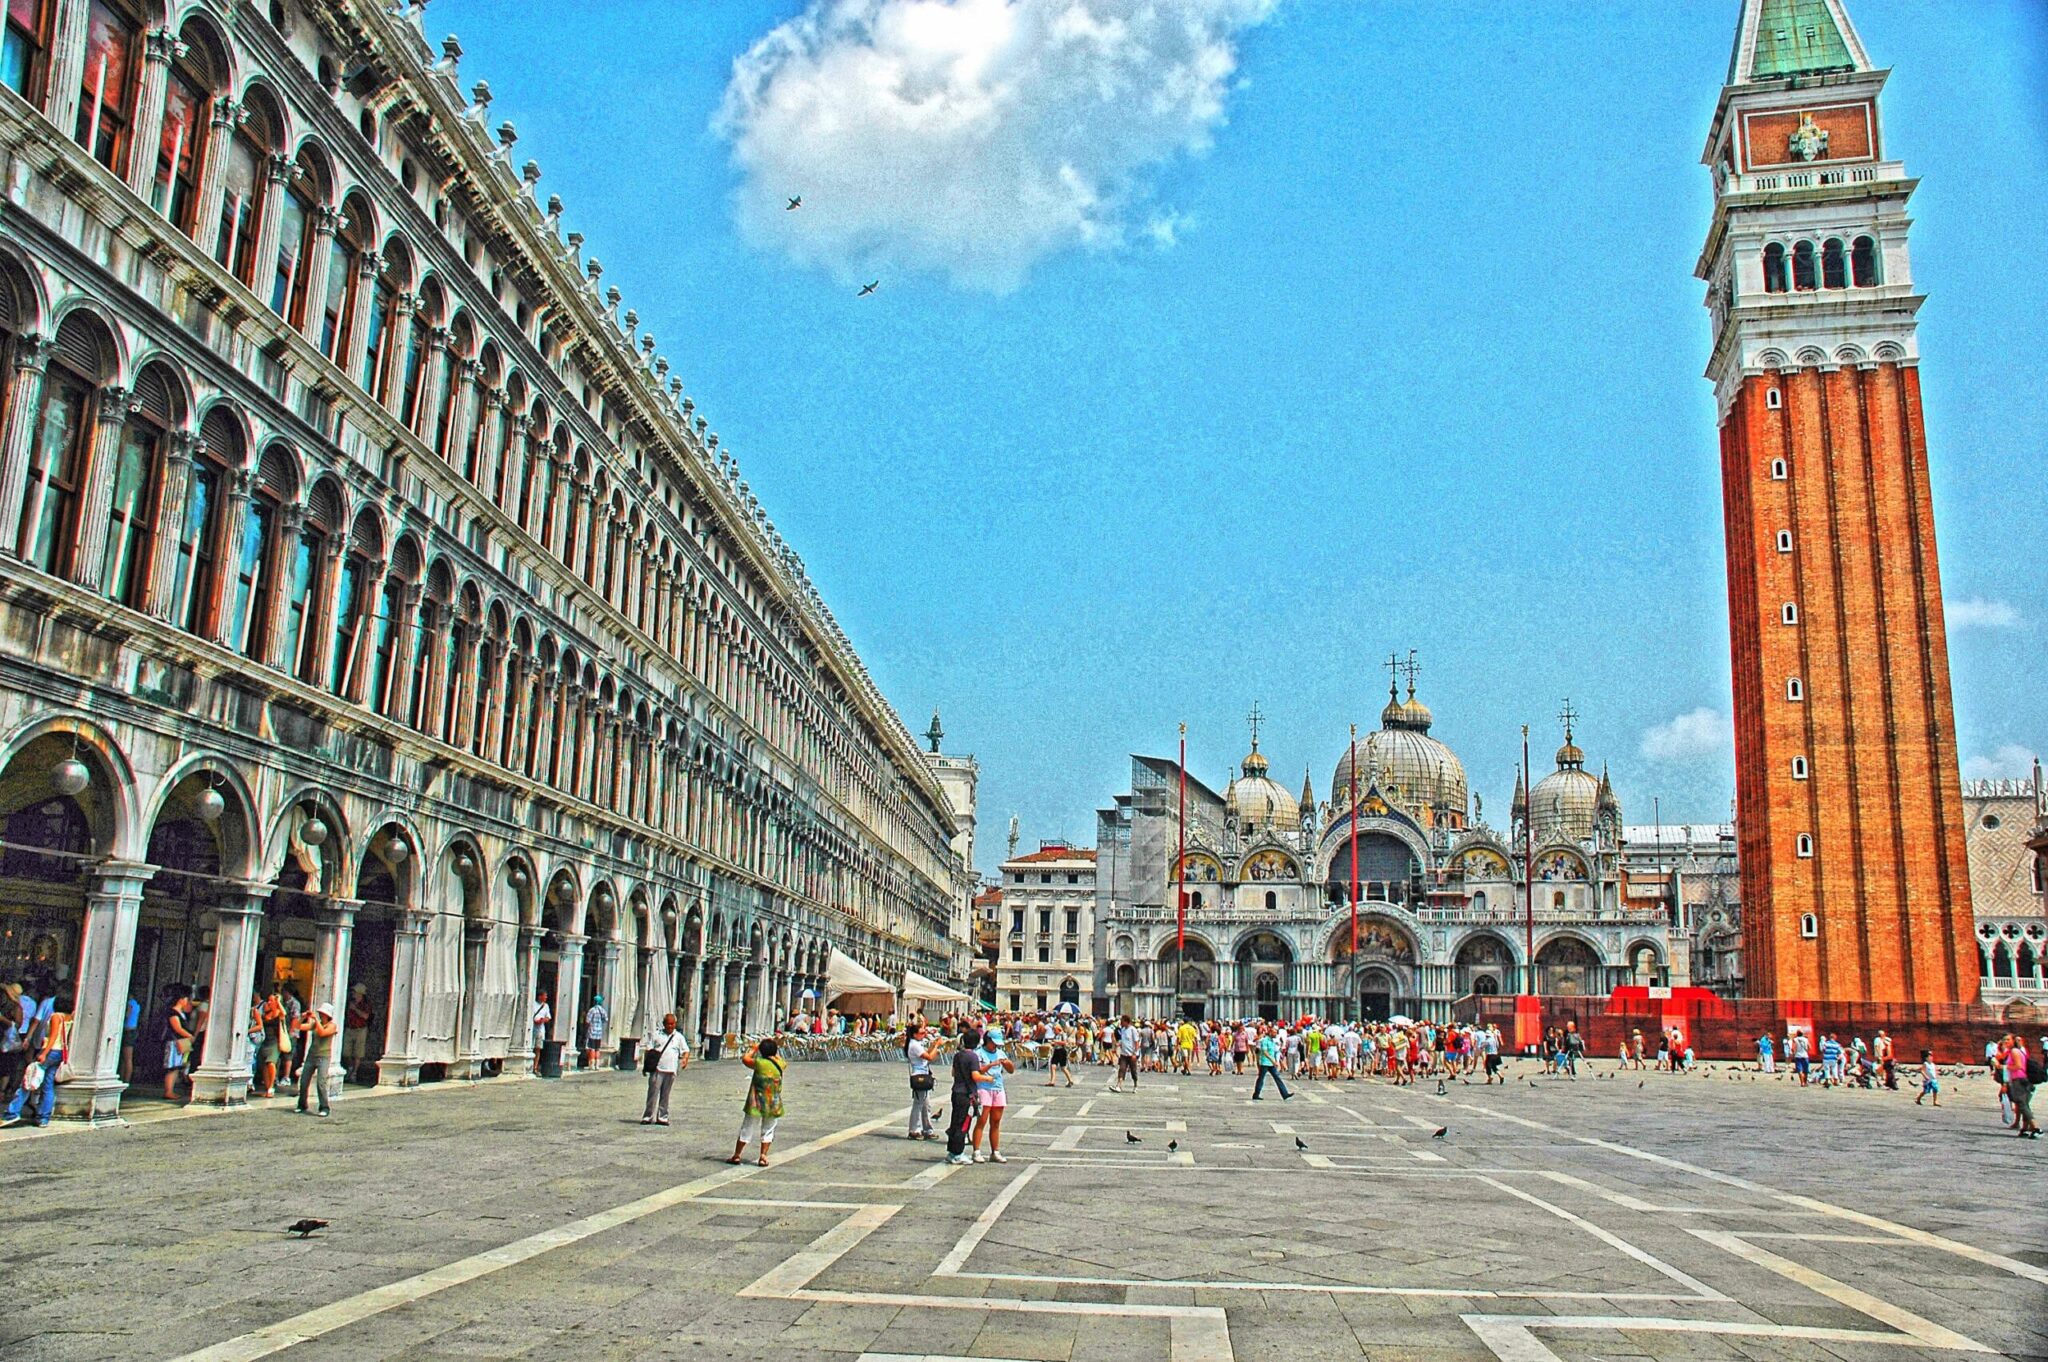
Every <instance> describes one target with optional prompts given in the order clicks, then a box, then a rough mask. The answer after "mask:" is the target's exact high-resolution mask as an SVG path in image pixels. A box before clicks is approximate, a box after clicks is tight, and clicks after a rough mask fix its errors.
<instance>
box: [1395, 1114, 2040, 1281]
mask: <svg viewBox="0 0 2048 1362" xmlns="http://www.w3.org/2000/svg"><path fill="white" fill-rule="evenodd" d="M1417 1096H1425V1095H1424V1094H1420V1093H1418V1094H1417ZM1425 1100H1428V1101H1434V1102H1443V1103H1445V1104H1446V1105H1449V1106H1458V1107H1463V1108H1465V1109H1466V1110H1469V1111H1474V1112H1478V1113H1480V1114H1482V1115H1486V1116H1492V1117H1495V1118H1496V1119H1499V1120H1502V1121H1512V1122H1514V1123H1515V1124H1516V1125H1521V1126H1527V1127H1529V1128H1530V1129H1531V1130H1540V1131H1543V1132H1544V1133H1546V1134H1550V1135H1559V1136H1562V1137H1564V1138H1565V1139H1568V1140H1573V1141H1576V1142H1577V1143H1579V1144H1583V1145H1590V1146H1592V1147H1593V1148H1596V1149H1605V1150H1608V1151H1610V1152H1612V1153H1616V1154H1620V1155H1623V1156H1624V1157H1627V1158H1632V1159H1640V1160H1642V1161H1643V1162H1645V1163H1654V1164H1657V1165H1658V1166H1660V1167H1664V1168H1672V1169H1676V1170H1677V1171H1679V1172H1681V1173H1690V1174H1691V1175H1692V1176H1694V1177H1698V1178H1705V1179H1706V1180H1707V1181H1709V1182H1718V1183H1720V1184H1722V1185H1723V1186H1727V1187H1736V1188H1740V1189H1741V1190H1743V1191H1745V1192H1753V1193H1755V1194H1757V1195H1759V1196H1764V1197H1769V1198H1771V1199H1772V1200H1775V1201H1779V1202H1783V1203H1784V1204H1786V1205H1788V1206H1798V1207H1801V1208H1803V1209H1805V1210H1808V1211H1812V1212H1814V1213H1816V1214H1820V1215H1829V1216H1837V1217H1840V1218H1841V1219H1844V1220H1852V1221H1854V1222H1856V1223H1857V1224H1859V1225H1866V1226H1868V1227H1870V1228H1871V1229H1874V1230H1882V1231H1884V1232H1885V1233H1887V1234H1895V1235H1897V1236H1898V1237H1899V1238H1901V1239H1910V1240H1912V1241H1913V1242H1914V1243H1916V1244H1919V1245H1921V1246H1922V1247H1924V1248H1933V1249H1940V1250H1941V1251H1942V1252H1944V1253H1952V1254H1954V1255H1955V1256H1956V1257H1958V1258H1968V1259H1969V1260H1970V1261H1972V1262H1976V1263H1982V1264H1983V1265H1984V1266H1986V1267H1995V1268H1997V1269H1999V1270H2000V1271H2001V1272H2009V1273H2011V1274H2012V1275H2014V1276H2016V1277H2024V1278H2026V1279H2027V1280H2029V1281H2034V1282H2041V1283H2043V1284H2044V1285H2048V1268H2044V1267H2037V1266H2036V1265H2034V1264H2033V1263H2028V1262H2023V1261H2021V1260H2020V1259H2018V1258H2009V1257H2007V1256H2006V1255H2005V1254H2002V1253H1994V1252H1992V1251H1991V1250H1990V1249H1982V1248H1978V1247H1977V1246H1976V1245H1975V1244H1966V1243H1963V1242H1962V1241H1960V1240H1956V1239H1950V1238H1948V1237H1947V1236H1945V1235H1939V1234H1933V1233H1930V1232H1929V1231H1927V1230H1922V1229H1915V1228H1914V1227H1913V1226H1911V1225H1901V1224H1899V1223H1898V1222H1896V1221H1892V1220H1886V1219H1885V1218H1884V1217H1882V1216H1876V1215H1871V1214H1869V1213H1867V1212H1864V1211H1855V1210H1850V1209H1849V1208H1848V1207H1846V1206H1837V1205H1835V1204H1833V1203H1832V1202H1827V1201H1822V1200H1820V1199H1819V1198H1817V1197H1810V1196H1802V1195H1800V1194H1799V1193H1797V1192H1781V1191H1779V1190H1777V1189H1776V1188H1775V1187H1767V1186H1765V1185H1764V1184H1763V1183H1760V1182H1752V1181H1750V1180H1749V1179H1748V1178H1741V1177H1736V1176H1735V1175H1734V1174H1732V1173H1723V1172H1720V1171H1718V1170H1716V1169H1712V1168H1702V1167H1700V1166H1699V1165H1698V1164H1695V1163H1687V1162H1686V1161H1685V1160H1683V1159H1674V1158H1670V1157H1668V1156H1666V1155H1663V1154H1653V1153H1651V1152H1650V1151H1649V1150H1647V1149H1637V1148H1636V1147H1635V1146H1633V1145H1626V1144H1621V1143H1619V1142H1618V1141H1614V1140H1602V1139H1596V1138H1594V1137H1593V1136H1590V1135H1579V1134H1575V1133H1573V1132H1572V1131H1569V1130H1564V1129H1561V1128H1559V1127H1557V1126H1552V1125H1545V1124H1544V1123H1543V1122H1541V1121H1532V1120H1530V1119H1529V1118H1528V1117H1525V1116H1511V1115H1509V1114H1508V1113H1506V1112H1503V1111H1494V1110H1493V1109H1492V1108H1490V1107H1482V1106H1478V1105H1476V1104H1474V1103H1471V1102H1453V1101H1451V1099H1449V1098H1443V1097H1425Z"/></svg>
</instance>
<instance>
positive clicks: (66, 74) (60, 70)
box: [43, 0, 89, 1068]
mask: <svg viewBox="0 0 2048 1362" xmlns="http://www.w3.org/2000/svg"><path fill="white" fill-rule="evenodd" d="M55 8H56V11H57V20H56V22H55V23H54V24H53V25H51V29H50V53H49V63H48V71H49V83H48V85H47V86H46V87H45V88H44V90H43V112H44V113H46V114H48V115H49V116H50V121H51V122H52V123H55V124H56V125H57V131H58V133H59V134H61V135H62V136H65V137H71V136H72V135H73V134H74V133H75V132H76V131H77V130H78V101H79V98H80V97H81V95H82V94H83V88H82V87H83V86H84V84H85V48H86V18H87V15H88V13H89V7H88V6H87V4H86V3H85V0H59V3H58V4H57V5H56V6H55ZM72 1067H73V1068H76V1067H78V1066H77V1065H76V1064H73V1065H72Z"/></svg>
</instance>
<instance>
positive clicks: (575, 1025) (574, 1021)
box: [554, 933, 590, 1067]
mask: <svg viewBox="0 0 2048 1362" xmlns="http://www.w3.org/2000/svg"><path fill="white" fill-rule="evenodd" d="M589 939H590V938H588V937H583V936H575V935H572V934H569V933H563V934H561V935H559V936H557V937H556V938H555V956H556V961H555V1032H554V1038H555V1039H556V1040H558V1041H561V1042H562V1052H563V1054H564V1055H565V1056H566V1055H569V1054H572V1053H574V1051H575V1049H576V1040H577V1033H578V1032H579V1031H580V1030H582V1027H583V1018H582V1016H581V1015H580V1014H581V1013H582V1011H583V943H584V942H585V941H587V940H589ZM564 1062H565V1063H566V1062H567V1061H566V1060H565V1061H564ZM572 1067H573V1066H572Z"/></svg>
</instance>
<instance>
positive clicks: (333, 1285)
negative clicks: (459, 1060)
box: [0, 1063, 2048, 1362]
mask: <svg viewBox="0 0 2048 1362" xmlns="http://www.w3.org/2000/svg"><path fill="white" fill-rule="evenodd" d="M1602 1067H1603V1069H1604V1068H1605V1067H1606V1066H1602ZM1525 1074H1526V1075H1527V1076H1528V1077H1533V1078H1534V1081H1533V1082H1530V1081H1527V1079H1526V1078H1525V1077H1524V1075H1517V1076H1516V1080H1515V1081H1514V1082H1511V1083H1510V1084H1509V1085H1508V1086H1507V1087H1506V1088H1491V1089H1488V1088H1483V1087H1481V1086H1479V1085H1477V1084H1473V1085H1469V1086H1468V1085H1458V1084H1454V1085H1452V1087H1451V1088H1450V1091H1449V1093H1448V1094H1447V1095H1446V1096H1444V1097H1438V1096H1436V1095H1435V1093H1434V1090H1433V1088H1430V1087H1428V1086H1426V1085H1425V1086H1423V1087H1418V1088H1410V1089H1397V1088H1393V1087H1389V1086H1386V1085H1384V1084H1381V1083H1376V1082H1349V1083H1322V1084H1305V1085H1302V1086H1301V1087H1300V1088H1299V1089H1298V1090H1297V1094H1298V1095H1297V1096H1296V1098H1295V1099H1294V1100H1293V1101H1291V1102H1287V1103H1284V1104H1283V1103H1282V1102H1280V1101H1279V1100H1278V1099H1277V1098H1276V1097H1275V1096H1274V1095H1273V1094H1272V1093H1271V1092H1270V1091H1269V1093H1268V1095H1267V1100H1265V1101H1263V1102H1260V1103H1257V1104H1254V1103H1252V1102H1250V1101H1249V1100H1248V1099H1249V1097H1250V1091H1251V1089H1250V1084H1249V1082H1248V1081H1247V1080H1245V1079H1240V1078H1235V1077H1226V1078H1208V1077H1204V1076H1199V1075H1198V1076H1196V1077H1193V1078H1180V1079H1151V1078H1148V1079H1147V1081H1146V1082H1145V1083H1144V1084H1143V1086H1142V1087H1141V1088H1140V1090H1139V1091H1138V1092H1137V1093H1136V1094H1129V1093H1125V1094H1116V1093H1111V1092H1108V1091H1106V1090H1105V1089H1104V1088H1103V1085H1102V1082H1101V1078H1100V1072H1099V1071H1089V1072H1088V1073H1087V1075H1086V1076H1087V1078H1088V1080H1089V1081H1087V1082H1084V1083H1083V1084H1082V1085H1081V1086H1080V1087H1077V1088H1074V1089H1067V1088H1064V1087H1062V1088H1060V1089H1057V1090H1048V1089H1046V1088H1044V1087H1040V1086H1037V1085H1036V1082H1035V1076H1034V1075H1025V1074H1020V1075H1018V1076H1017V1078H1015V1079H1013V1080H1012V1082H1013V1088H1012V1093H1011V1098H1012V1106H1011V1108H1010V1112H1009V1117H1008V1126H1009V1129H1008V1132H1007V1134H1008V1140H1007V1142H1006V1143H1007V1152H1008V1153H1009V1155H1010V1158H1011V1162H1010V1163H1008V1164H1007V1165H995V1164H988V1165H978V1166H974V1167H969V1168H960V1169H947V1168H944V1167H942V1166H941V1165H940V1163H939V1159H940V1155H941V1152H942V1146H941V1145H938V1144H925V1143H919V1142H910V1141H907V1140H905V1139H904V1138H903V1132H902V1129H901V1126H900V1124H899V1122H900V1120H901V1117H900V1116H899V1115H897V1113H899V1112H900V1111H901V1109H902V1107H903V1105H904V1103H905V1102H906V1101H907V1093H906V1091H905V1084H904V1079H903V1075H902V1073H901V1072H900V1070H898V1069H897V1068H896V1067H895V1066H893V1065H877V1064H809V1065H798V1066H795V1067H793V1069H792V1071H791V1075H790V1079H789V1084H788V1102H789V1109H790V1114H789V1116H788V1117H786V1118H785V1120H784V1121H783V1125H782V1132H781V1135H780V1138H779V1140H778V1148H777V1151H776V1154H777V1160H776V1166H774V1167H773V1168H771V1169H768V1170H765V1171H764V1170H758V1169H754V1168H752V1167H751V1165H749V1166H747V1167H744V1168H741V1169H732V1168H729V1167H728V1166H727V1165H726V1164H725V1162H724V1157H725V1156H726V1155H727V1154H729V1153H730V1152H731V1138H732V1134H733V1131H734V1129H735V1127H736V1125H737V1122H738V1117H739V1105H740V1098H741V1095H742V1092H743V1089H744V1083H745V1079H744V1075H743V1073H742V1071H741V1070H740V1069H739V1068H738V1067H737V1066H736V1065H733V1064H730V1063H725V1064H719V1065H709V1064H698V1065H696V1066H693V1067H692V1068H691V1069H690V1070H689V1071H688V1072H686V1073H685V1074H683V1075H682V1076H681V1079H680V1081H679V1082H678V1083H677V1086H676V1093H675V1121H676V1124H675V1125H674V1126H672V1127H670V1128H667V1129H662V1128H659V1127H644V1126H641V1125H640V1124H639V1123H638V1116H639V1111H640V1100H641V1093H642V1083H641V1080H640V1078H639V1076H638V1075H634V1074H615V1075H614V1074H605V1075H584V1076H578V1077H575V1078H571V1079H566V1080H562V1081H557V1082H542V1081H534V1080H507V1081H501V1082H493V1083H485V1084H478V1085H474V1086H467V1087H462V1086H458V1085H452V1084H451V1085H441V1086H436V1087H433V1088H430V1089H426V1090H422V1091H419V1092H414V1093H404V1094H394V1095H388V1096H386V1095H379V1096H377V1097H375V1098H373V1099H368V1100H366V1099H363V1098H361V1097H357V1098H353V1099H351V1100H348V1101H345V1102H342V1103H340V1104H339V1105H338V1106H337V1108H336V1115H335V1117H334V1118H333V1119H332V1120H327V1121H321V1120H317V1119H314V1118H307V1117H298V1116H294V1115H292V1114H291V1113H290V1112H289V1110H288V1109H284V1108H270V1109H263V1110H254V1111H249V1112H245V1113H237V1114H228V1115H205V1116H200V1115H191V1116H175V1117H170V1118H168V1119H158V1120H144V1121H138V1122H137V1123H136V1124H134V1125H132V1126H130V1127H127V1128H119V1129H101V1130H92V1131H84V1130H79V1131H74V1132H71V1133H63V1134H55V1133H53V1134H45V1135H40V1136H33V1137H29V1138H22V1137H20V1136H19V1135H18V1134H17V1133H14V1132H10V1133H9V1134H8V1135H5V1136H0V1281H4V1282H5V1283H6V1284H7V1290H6V1292H5V1293H4V1296H5V1300H6V1302H7V1308H6V1309H5V1310H4V1311H0V1357H4V1358H7V1359H10V1360H11V1362H70V1360H71V1359H102V1358H182V1357H185V1356H187V1355H189V1354H192V1353H195V1352H199V1351H200V1350H204V1349H213V1351H212V1352H211V1353H210V1354H208V1356H209V1357H211V1358H218V1359H225V1358H229V1357H241V1358H254V1357H259V1356H267V1355H273V1354H275V1355H280V1356H285V1357H289V1358H291V1359H294V1360H298V1359H312V1358H327V1357H333V1358H348V1359H357V1360H366V1359H375V1358H407V1359H414V1358H420V1359H432V1358H509V1357H534V1358H547V1359H570V1358H579V1359H580V1358H622V1359H623V1358H696V1359H724V1358H733V1359H750V1358H776V1359H805V1358H820V1359H827V1358H829V1359H840V1360H841V1362H862V1359H865V1362H885V1360H886V1362H902V1360H903V1359H964V1358H974V1359H1055V1360H1057V1362H1113V1360H1114V1359H1174V1360H1175V1362H1225V1360H1226V1359H1246V1360H1247V1362H1253V1360H1256V1362H1265V1360H1266V1359H1276V1360H1278V1359H1293V1358H1303V1359H1325V1358H1356V1357H1365V1358H1388V1359H1392V1358H1401V1359H1417V1360H1418V1362H1426V1360H1435V1359H1442V1360H1443V1362H1449V1359H1473V1360H1475V1362H1482V1360H1486V1362H1490V1360H1493V1359H1503V1358H1505V1359H1511V1360H1512V1362H1544V1360H1545V1359H1553V1358H1555V1359H1563V1360H1564V1362H1595V1359H1607V1360H1608V1362H1612V1360H1613V1359H1621V1358H1644V1357H1655V1358H1703V1359H1704V1358H1727V1359H1750V1358H1772V1359H1778V1358H1783V1359H1795V1358H1796V1359H1833V1358H1848V1359H1862V1358H1869V1357H1883V1358H1886V1359H1900V1360H1901V1362H1904V1360H1905V1359H1914V1358H1922V1357H1926V1358H1933V1357H1941V1356H1956V1355H1958V1354H1961V1353H1965V1352H1968V1351H1971V1350H1975V1349H1985V1350H1990V1351H1991V1352H1994V1353H1998V1354H2003V1355H2006V1356H2010V1357H2017V1358H2037V1359H2038V1358H2048V1308H2044V1307H2048V1211H2044V1209H2043V1207H2042V1205H2041V1199H2040V1195H2039V1187H2040V1177H2041V1171H2042V1168H2043V1163H2042V1159H2043V1153H2042V1150H2043V1146H2042V1145H2041V1144H2039V1143H2037V1142H2029V1141H2020V1140H2015V1139H2012V1138H2011V1137H2010V1136H2008V1135H2005V1134H2003V1133H2001V1131H2000V1129H1999V1126H1998V1123H1997V1117H1996V1113H1995V1109H1994V1108H1993V1106H1992V1098H1991V1089H1990V1086H1989V1084H1988V1083H1987V1082H1986V1081H1985V1080H1983V1079H1981V1078H1957V1079H1951V1080H1950V1081H1949V1082H1948V1083H1947V1084H1946V1085H1945V1086H1947V1087H1948V1088H1949V1089H1950V1092H1949V1093H1948V1094H1947V1096H1948V1099H1949V1101H1950V1105H1949V1106H1946V1107H1943V1108H1942V1109H1940V1110H1938V1111H1936V1110H1932V1109H1927V1108H1915V1107H1914V1106H1913V1105H1912V1102H1911V1099H1910V1097H1909V1096H1906V1095H1902V1094H1890V1093H1865V1092H1822V1091H1819V1090H1807V1091H1799V1090H1797V1089H1795V1088H1793V1087H1792V1086H1791V1085H1790V1084H1789V1083H1786V1082H1779V1081H1773V1080H1771V1079H1769V1078H1764V1079H1760V1080H1759V1079H1756V1078H1754V1077H1753V1076H1751V1075H1749V1074H1746V1073H1743V1074H1737V1075H1736V1076H1735V1077H1733V1078H1732V1079H1731V1077H1730V1076H1729V1072H1728V1071H1727V1070H1725V1069H1716V1070H1713V1071H1710V1072H1704V1073H1702V1074H1700V1075H1699V1076H1696V1077H1695V1076H1687V1077H1673V1076H1664V1075H1651V1076H1649V1077H1647V1078H1646V1079H1644V1078H1639V1077H1638V1076H1635V1075H1628V1076H1624V1077H1617V1078H1592V1077H1587V1078H1582V1079H1581V1080H1580V1081H1578V1082H1576V1083H1570V1082H1565V1081H1562V1080H1555V1079H1546V1078H1542V1077H1540V1076H1536V1075H1535V1074H1534V1069H1533V1066H1532V1067H1530V1068H1529V1069H1527V1070H1525ZM1639 1082H1640V1083H1641V1084H1642V1086H1638V1083H1639ZM875 1123H879V1124H875ZM1439 1125H1448V1126H1449V1128H1450V1133H1449V1134H1448V1135H1447V1136H1446V1137H1444V1138H1442V1139H1436V1138H1432V1131H1433V1130H1434V1129H1435V1128H1436V1127H1437V1126H1439ZM863 1127H867V1128H865V1129H863ZM1126 1132H1129V1133H1130V1134H1132V1135H1136V1136H1137V1137H1138V1141H1139V1142H1138V1143H1135V1144H1133V1143H1130V1142H1129V1140H1128V1139H1127V1138H1126ZM1297 1138H1298V1139H1300V1140H1301V1141H1302V1142H1303V1143H1305V1144H1306V1145H1307V1146H1308V1148H1307V1149H1306V1150H1300V1149H1297V1148H1296V1144H1295V1142H1296V1139H1297ZM813 1142H817V1144H816V1146H815V1147H813ZM1169 1142H1172V1143H1173V1144H1175V1145H1176V1146H1177V1148H1174V1149H1169V1148H1168V1143H1169ZM649 1198H651V1199H650V1200H643V1199H649ZM614 1212H615V1213H614ZM301 1216H317V1217H320V1218H323V1219H327V1220H330V1221H332V1222H333V1223H332V1225H331V1227H330V1228H329V1229H328V1230H326V1231H325V1232H323V1233H321V1234H318V1235H316V1236H314V1237H313V1238H310V1239H305V1240H299V1239H295V1238H292V1237H291V1236H289V1235H286V1234H285V1233H283V1231H282V1227H283V1226H285V1225H286V1224H288V1223H290V1222H291V1221H293V1220H295V1219H297V1218H299V1217H301ZM593 1217H595V1218H596V1219H593ZM534 1236H546V1237H545V1238H543V1239H538V1240H537V1239H535V1238H534ZM451 1265H452V1266H451ZM422 1274H434V1275H432V1276H425V1277H423V1275H422ZM394 1283H403V1284H404V1285H403V1286H402V1287H399V1288H396V1289H395V1290H392V1289H391V1288H393V1284H394ZM371 1292H381V1293H383V1294H379V1295H377V1296H371V1297H366V1296H365V1293H371ZM337 1303H339V1308H338V1309H337V1310H335V1311H325V1310H323V1309H322V1308H323V1307H330V1306H336V1305H337ZM315 1311H319V1312H320V1313H318V1314H313V1315H308V1312H315ZM286 1321H291V1324H290V1328H289V1330H288V1331H279V1330H278V1329H277V1327H276V1326H279V1325H280V1324H281V1323H282V1322H286ZM1532 1326H1533V1327H1532ZM266 1330H268V1331H270V1332H263V1331H266ZM1978 1355H1982V1353H1981V1352H1980V1353H1979V1354H1978Z"/></svg>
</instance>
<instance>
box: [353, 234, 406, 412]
mask: <svg viewBox="0 0 2048 1362" xmlns="http://www.w3.org/2000/svg"><path fill="white" fill-rule="evenodd" d="M401 258H402V255H401ZM404 287H405V282H404V279H403V278H402V277H401V276H400V275H399V273H398V266H397V265H396V264H394V262H393V259H392V254H391V249H390V247H389V246H387V247H386V248H385V256H384V268H383V270H382V271H381V272H379V273H378V275H377V280H376V282H375V283H374V284H373V285H371V292H370V315H369V319H368V320H367V321H366V322H365V323H364V336H363V391H364V392H366V393H368V394H369V395H370V396H371V397H374V398H376V399H377V400H378V401H379V402H382V401H383V400H384V395H385V394H386V393H388V392H389V391H391V381H392V379H391V375H392V373H393V371H394V369H395V368H396V366H395V365H394V364H393V363H392V362H391V350H392V348H393V347H392V344H391V341H392V336H391V322H392V313H393V311H394V310H395V309H396V308H397V306H398V295H399V292H400V291H401V290H402V289H403V288H404Z"/></svg>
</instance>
